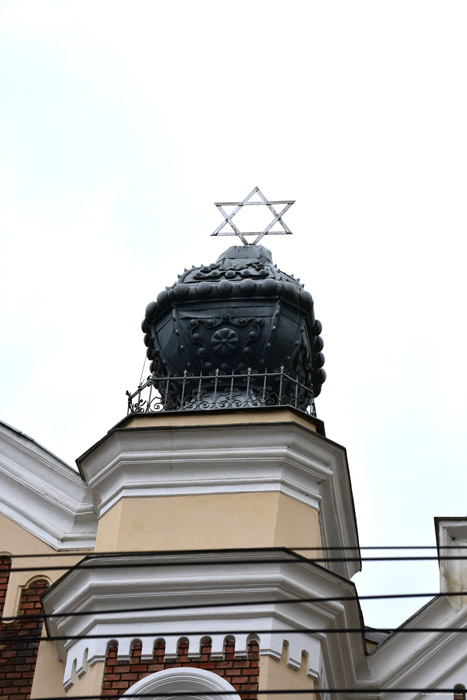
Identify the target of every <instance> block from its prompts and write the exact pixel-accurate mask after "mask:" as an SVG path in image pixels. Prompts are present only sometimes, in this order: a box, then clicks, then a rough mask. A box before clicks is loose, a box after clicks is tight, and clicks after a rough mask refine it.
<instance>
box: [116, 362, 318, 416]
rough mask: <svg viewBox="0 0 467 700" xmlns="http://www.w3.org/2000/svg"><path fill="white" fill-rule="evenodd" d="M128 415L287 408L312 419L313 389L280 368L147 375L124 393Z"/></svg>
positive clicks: (313, 406)
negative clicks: (158, 375)
mask: <svg viewBox="0 0 467 700" xmlns="http://www.w3.org/2000/svg"><path fill="white" fill-rule="evenodd" d="M126 393H127V396H128V414H131V413H158V412H173V411H210V410H215V409H239V408H250V407H255V406H291V407H293V408H296V409H298V410H300V411H303V412H305V413H308V414H310V415H312V416H316V409H315V402H314V397H313V390H312V389H311V387H309V386H306V385H305V384H302V383H301V382H300V381H299V380H298V379H296V378H294V377H291V376H290V375H289V374H287V373H286V372H285V370H284V367H280V368H279V369H276V370H274V371H272V372H267V371H264V372H256V371H254V370H252V369H247V370H245V371H243V372H241V373H238V374H235V373H232V374H225V373H223V372H221V371H220V370H215V371H214V372H210V373H209V374H199V375H193V374H190V373H189V372H187V371H185V372H184V373H183V375H182V376H179V377H176V376H170V375H169V376H167V377H156V376H151V377H149V378H148V379H147V381H146V382H145V383H144V384H140V386H139V387H138V388H137V390H136V391H135V392H133V393H132V394H131V393H130V392H129V391H127V392H126Z"/></svg>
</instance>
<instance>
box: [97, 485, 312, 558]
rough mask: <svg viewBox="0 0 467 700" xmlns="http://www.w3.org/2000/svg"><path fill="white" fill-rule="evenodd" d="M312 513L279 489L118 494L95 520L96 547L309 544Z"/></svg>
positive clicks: (228, 546) (168, 547) (100, 549)
mask: <svg viewBox="0 0 467 700" xmlns="http://www.w3.org/2000/svg"><path fill="white" fill-rule="evenodd" d="M320 542H321V537H320V529H319V515H318V511H317V510H316V509H315V508H312V507H311V506H307V505H305V504H304V503H301V502H300V501H297V500H296V499H294V498H291V497H289V496H286V495H284V494H282V493H279V492H267V493H232V494H209V495H203V494H200V495H189V496H164V497H158V498H150V497H148V498H124V499H122V500H120V501H119V502H118V503H117V504H116V505H115V506H114V507H113V508H111V510H109V511H108V512H107V513H106V514H105V515H104V516H103V517H102V518H101V519H100V521H99V525H98V531H97V540H96V551H132V550H139V551H151V550H172V549H224V548H229V549H230V548H236V547H275V546H284V547H290V548H292V547H293V548H300V547H309V546H311V547H313V546H316V545H319V544H320Z"/></svg>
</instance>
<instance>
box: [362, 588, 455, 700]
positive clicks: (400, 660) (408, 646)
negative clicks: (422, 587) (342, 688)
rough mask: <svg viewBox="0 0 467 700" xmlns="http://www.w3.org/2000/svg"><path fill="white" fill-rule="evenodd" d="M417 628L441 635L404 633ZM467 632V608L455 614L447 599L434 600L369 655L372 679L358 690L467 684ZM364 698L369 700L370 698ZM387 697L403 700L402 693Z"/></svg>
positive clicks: (409, 699)
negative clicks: (447, 629) (466, 636)
mask: <svg viewBox="0 0 467 700" xmlns="http://www.w3.org/2000/svg"><path fill="white" fill-rule="evenodd" d="M417 627H430V628H435V629H437V630H438V631H437V632H420V633H419V634H414V633H405V632H404V629H407V628H411V629H416V628H417ZM443 627H449V628H458V630H459V631H458V632H457V631H456V632H443ZM466 629H467V607H464V609H463V610H462V611H458V612H456V611H455V610H454V609H453V607H452V606H451V605H450V603H449V602H448V600H447V599H446V598H443V597H440V598H434V599H433V600H432V601H431V602H430V603H428V604H427V605H426V606H424V607H423V608H421V610H420V611H419V612H418V613H416V614H415V615H414V616H413V617H411V618H410V619H409V620H407V622H406V623H404V624H403V625H401V627H400V628H399V630H400V631H397V632H395V633H394V634H392V635H391V636H390V637H389V638H388V639H387V640H386V641H385V642H383V643H382V644H381V645H380V646H379V647H377V648H376V649H375V650H374V651H373V652H372V653H371V654H370V655H369V657H368V673H369V675H368V676H367V677H366V679H365V680H364V679H363V678H362V679H361V680H360V681H359V686H360V687H361V688H375V687H390V688H393V689H394V690H395V691H397V689H398V688H410V687H412V688H417V687H418V688H423V687H427V688H429V687H449V686H451V687H453V686H454V685H455V683H463V682H465V678H466V676H467V659H466V654H465V651H466V644H465V630H466ZM370 678H371V680H368V679H370ZM375 684H376V685H375ZM419 696H420V694H419V693H418V694H417V693H412V694H410V693H407V694H404V697H407V700H415V699H417V700H418V699H419ZM358 697H359V695H358V693H357V694H355V698H358ZM361 697H362V698H363V697H365V698H367V699H368V697H369V696H368V694H365V695H364V696H363V695H362V696H361ZM370 697H371V696H370ZM375 697H376V694H375ZM386 697H387V698H390V699H391V700H393V699H394V700H395V698H400V692H399V693H397V692H395V693H394V694H391V693H389V694H387V695H386V696H385V698H386Z"/></svg>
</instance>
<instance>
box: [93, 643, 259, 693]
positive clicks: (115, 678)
mask: <svg viewBox="0 0 467 700" xmlns="http://www.w3.org/2000/svg"><path fill="white" fill-rule="evenodd" d="M117 651H118V648H117V645H116V644H114V645H112V646H110V647H109V649H108V651H107V657H106V662H105V671H104V681H103V687H102V695H103V697H104V698H119V697H120V696H121V695H122V694H123V693H124V692H125V690H128V688H129V687H130V686H131V685H133V683H136V681H139V680H140V679H141V678H144V677H145V676H147V675H149V674H151V673H155V672H156V671H162V670H163V669H166V668H177V667H181V666H185V667H190V668H202V669H205V670H207V671H211V672H212V673H217V674H218V675H219V676H222V677H223V678H225V680H226V681H228V682H229V683H230V684H231V685H232V686H233V687H234V688H235V690H236V691H237V692H238V694H239V695H240V697H241V698H244V699H245V700H246V699H248V700H256V697H257V696H256V694H255V692H253V693H251V694H248V695H247V694H246V693H245V691H247V690H248V691H257V690H258V674H259V650H258V644H257V642H250V644H249V647H248V654H247V656H246V657H241V658H240V657H235V647H234V643H233V641H232V642H229V641H227V642H226V645H225V647H224V654H223V656H222V658H214V659H213V658H211V642H210V640H209V641H205V642H204V643H202V645H201V653H200V654H199V655H198V656H190V655H189V650H188V641H187V640H180V642H179V645H178V654H177V658H176V659H171V660H166V659H165V646H164V643H163V642H157V644H156V646H155V648H154V656H153V658H152V659H151V660H150V661H142V660H141V645H140V644H138V645H135V646H134V648H133V651H132V656H131V658H130V659H127V660H119V659H118V658H117ZM242 691H243V692H242Z"/></svg>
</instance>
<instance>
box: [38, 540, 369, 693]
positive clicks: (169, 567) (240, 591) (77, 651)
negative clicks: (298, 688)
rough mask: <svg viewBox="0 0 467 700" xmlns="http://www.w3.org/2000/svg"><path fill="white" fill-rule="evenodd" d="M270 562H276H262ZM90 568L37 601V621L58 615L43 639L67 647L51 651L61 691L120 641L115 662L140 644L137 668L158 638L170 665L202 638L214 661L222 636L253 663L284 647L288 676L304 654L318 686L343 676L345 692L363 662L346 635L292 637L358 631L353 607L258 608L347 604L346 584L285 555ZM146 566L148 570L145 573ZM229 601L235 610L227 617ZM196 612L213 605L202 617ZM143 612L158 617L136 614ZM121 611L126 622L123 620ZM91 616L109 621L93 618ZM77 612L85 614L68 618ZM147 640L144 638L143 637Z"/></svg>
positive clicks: (228, 555)
mask: <svg viewBox="0 0 467 700" xmlns="http://www.w3.org/2000/svg"><path fill="white" fill-rule="evenodd" d="M271 558H273V559H274V561H273V562H271V561H269V562H268V561H267V560H268V559H269V560H270V559H271ZM90 561H91V562H92V564H93V568H92V569H91V568H81V569H75V570H72V571H71V572H70V573H68V574H67V575H66V576H64V577H63V578H62V579H61V580H60V581H59V582H57V583H56V584H54V585H53V586H52V587H51V589H49V591H48V592H47V594H46V595H45V597H44V609H45V612H46V613H54V614H55V615H57V614H58V617H54V618H52V619H50V620H49V621H48V632H49V635H50V636H52V635H53V636H64V637H65V638H66V637H69V640H68V641H66V640H65V641H57V642H56V648H57V653H58V655H59V658H60V659H62V660H63V661H65V663H66V671H65V686H66V687H68V686H69V685H70V684H71V683H72V673H73V668H74V667H76V669H77V673H78V674H79V675H80V674H82V673H84V672H85V661H84V659H85V658H87V661H88V662H89V663H90V664H91V665H92V664H93V663H95V662H96V661H98V660H103V659H104V658H105V654H106V648H107V644H108V642H109V641H111V640H117V641H118V644H119V651H118V655H119V657H123V658H126V657H128V655H129V653H130V648H131V644H132V642H133V641H134V640H137V639H141V641H142V647H143V648H142V656H143V658H145V659H149V658H152V654H153V645H154V642H155V641H156V640H157V639H160V638H163V639H164V640H165V642H166V654H167V655H168V656H169V657H174V656H175V655H176V649H177V643H178V640H179V638H180V637H188V638H189V642H190V655H195V656H196V654H197V653H199V648H200V641H201V639H202V638H203V637H204V636H206V635H207V634H209V636H210V637H211V638H212V654H213V656H214V657H216V656H217V657H219V656H222V651H223V644H224V639H225V637H226V636H227V634H230V635H234V636H235V648H236V654H237V655H244V654H246V650H247V645H248V641H249V639H250V638H254V639H257V640H258V642H259V646H260V653H261V654H268V655H272V656H274V657H276V658H280V657H281V653H282V647H283V641H284V640H287V642H288V663H289V664H290V665H291V666H293V667H295V668H299V667H300V663H301V659H302V651H306V652H307V654H308V673H309V674H311V675H313V676H315V677H317V678H319V677H321V675H322V674H323V673H326V674H327V676H328V677H329V678H331V679H334V678H335V679H336V682H338V681H340V680H341V679H340V675H341V674H343V675H344V676H346V678H345V681H346V682H350V680H352V669H354V668H355V666H356V665H357V663H358V662H361V661H362V660H363V656H364V653H363V644H362V638H361V637H360V636H359V635H350V636H349V637H350V639H349V640H344V642H343V641H342V638H341V635H337V634H331V635H329V637H327V638H326V637H325V636H323V635H322V634H320V633H316V634H312V633H308V632H305V631H304V632H301V631H300V630H301V629H308V628H324V629H329V628H332V627H333V626H338V627H339V626H349V627H358V626H360V625H361V618H360V612H359V607H358V604H357V603H356V602H355V601H354V600H351V601H346V602H345V604H342V603H336V602H323V603H319V602H315V603H296V604H290V603H289V604H285V605H284V604H283V605H281V604H280V603H277V602H276V603H273V602H268V603H266V604H265V603H261V601H264V600H266V601H271V600H274V601H277V600H293V599H297V598H303V597H307V598H308V597H316V596H319V597H330V596H335V597H338V596H353V595H355V589H354V587H353V585H352V584H351V583H349V582H347V581H345V580H344V579H342V578H340V577H338V576H336V575H335V574H333V573H331V572H330V571H328V570H327V569H324V568H322V567H319V566H317V565H312V564H309V563H307V562H305V561H304V560H302V559H301V558H299V557H298V558H297V557H295V556H294V555H292V554H291V553H288V552H285V551H283V550H279V551H276V552H273V553H271V552H270V551H266V550H259V551H258V550H256V551H244V552H215V553H211V554H204V555H200V554H197V555H194V554H171V555H157V556H156V555H138V556H136V557H135V556H132V557H124V556H120V557H118V556H115V557H111V558H108V557H106V558H105V559H101V560H100V562H102V564H101V565H99V563H98V562H97V561H96V560H95V559H91V560H90ZM229 562H232V563H231V564H229ZM122 563H123V564H133V565H131V566H129V567H125V568H123V567H122V568H118V567H117V568H109V564H122ZM148 563H152V564H153V565H151V566H146V565H145V564H148ZM228 601H236V602H238V603H240V604H239V605H236V606H234V607H228V606H227V602H228ZM197 603H199V607H198V608H192V609H189V610H187V609H186V608H185V609H178V610H177V608H176V607H174V606H177V605H178V606H180V605H186V604H189V605H196V604H197ZM203 603H204V604H206V603H219V604H220V605H219V607H216V608H206V607H202V606H203ZM249 603H252V604H249ZM150 607H163V608H164V610H163V611H161V610H159V611H153V612H148V611H141V612H138V611H137V610H134V608H150ZM128 608H131V609H132V612H124V610H125V609H128ZM97 610H99V611H108V612H104V614H100V615H98V614H97V612H96V611H97ZM75 611H79V612H81V613H89V614H85V615H79V616H76V617H73V616H70V615H69V613H70V612H75ZM111 611H112V612H111ZM120 611H121V612H120ZM280 630H282V631H280ZM284 630H285V631H284ZM145 633H147V634H148V636H141V635H143V634H145ZM88 634H101V635H103V637H101V638H97V639H96V638H93V639H90V638H86V635H88ZM125 635H127V636H125ZM72 637H80V639H78V640H75V639H72ZM86 650H87V653H85V652H86ZM343 669H347V671H345V670H343ZM349 673H350V676H349Z"/></svg>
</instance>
